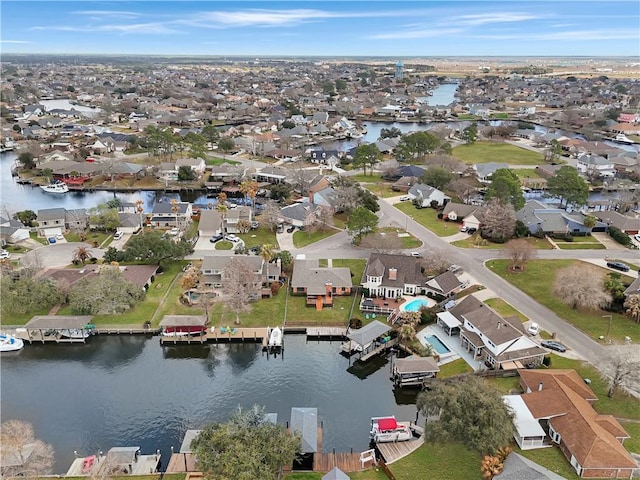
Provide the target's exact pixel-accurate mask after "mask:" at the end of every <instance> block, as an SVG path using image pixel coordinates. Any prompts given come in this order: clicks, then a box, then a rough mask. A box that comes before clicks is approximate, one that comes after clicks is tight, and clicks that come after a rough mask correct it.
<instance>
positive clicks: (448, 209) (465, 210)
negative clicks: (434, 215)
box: [442, 202, 480, 229]
mask: <svg viewBox="0 0 640 480" xmlns="http://www.w3.org/2000/svg"><path fill="white" fill-rule="evenodd" d="M479 210H480V207H478V206H477V205H467V204H464V203H455V202H449V203H447V204H446V205H445V207H444V210H443V211H442V218H446V219H448V220H449V221H451V222H459V221H460V220H462V224H461V226H463V227H467V228H475V229H478V228H480V219H479V218H478V217H479V214H478V211H479Z"/></svg>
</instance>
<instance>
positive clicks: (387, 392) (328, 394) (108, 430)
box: [0, 335, 416, 473]
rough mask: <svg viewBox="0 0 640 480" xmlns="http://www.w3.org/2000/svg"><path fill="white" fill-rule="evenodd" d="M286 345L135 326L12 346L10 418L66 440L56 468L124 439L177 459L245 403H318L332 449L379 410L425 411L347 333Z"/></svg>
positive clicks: (56, 442) (364, 433)
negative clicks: (159, 333)
mask: <svg viewBox="0 0 640 480" xmlns="http://www.w3.org/2000/svg"><path fill="white" fill-rule="evenodd" d="M285 346H286V348H285V353H284V355H283V356H278V357H276V358H274V357H273V356H269V357H268V356H267V355H266V354H264V353H263V352H262V351H261V347H259V346H257V345H253V344H245V345H219V346H216V345H210V346H197V347H188V346H180V347H161V346H160V343H159V339H158V338H157V337H154V338H145V337H141V336H126V335H122V336H103V337H94V338H92V339H91V340H90V343H88V344H87V345H83V346H69V345H55V346H42V345H35V344H34V345H26V346H25V348H24V349H23V350H22V351H21V352H17V353H14V354H2V357H1V362H0V368H1V370H0V371H1V374H2V376H1V378H2V382H1V384H0V393H1V398H2V420H3V421H5V420H9V419H20V420H25V421H28V422H31V423H32V424H33V425H34V427H35V431H36V435H37V437H38V438H41V439H42V440H44V441H46V442H48V443H50V444H52V445H53V447H54V449H55V452H56V465H55V472H56V473H64V472H66V470H67V469H68V467H69V466H70V464H71V462H72V461H73V458H74V454H73V451H74V450H76V451H77V452H78V454H79V455H87V454H92V453H97V452H98V451H99V450H102V451H103V452H106V451H107V450H108V449H109V448H111V447H113V446H124V445H131V446H132V445H137V446H140V447H142V450H143V453H151V452H154V451H155V450H156V449H158V448H159V449H160V450H161V451H162V453H163V455H164V458H163V460H164V462H163V464H164V465H166V462H167V459H168V457H169V453H170V448H171V446H173V447H174V448H175V449H176V450H178V449H179V447H180V443H181V441H182V437H183V435H184V432H185V431H186V430H187V429H189V428H200V427H202V426H203V425H205V424H206V423H208V422H212V421H223V420H225V419H226V418H227V417H228V416H229V414H230V413H231V412H232V411H233V409H234V408H236V407H237V406H238V405H242V406H243V407H249V406H251V405H253V404H256V403H257V404H260V405H264V406H265V407H266V409H267V411H269V412H277V413H278V421H279V423H285V422H287V421H288V420H289V419H290V410H291V407H317V408H318V415H319V417H320V420H322V421H323V422H324V447H323V448H324V451H331V449H332V448H335V449H336V451H348V450H349V449H350V448H352V447H353V449H354V451H362V450H364V449H365V448H366V447H367V445H368V432H369V424H370V417H372V416H380V415H388V414H395V415H396V417H398V418H400V419H403V420H415V416H416V409H415V405H412V404H409V403H410V402H414V401H415V397H414V396H411V395H409V396H404V397H402V396H398V397H397V398H396V396H395V395H394V391H393V385H392V383H391V381H390V380H389V376H390V363H389V361H388V360H386V359H384V358H380V359H379V360H376V361H372V362H369V363H368V364H367V366H368V370H366V369H365V370H363V369H354V368H353V367H350V366H349V361H348V360H347V359H346V358H344V357H343V356H341V355H340V354H339V353H338V348H339V343H337V342H333V343H329V342H320V343H318V342H309V343H305V337H304V336H299V335H287V336H285ZM352 363H353V362H352ZM398 403H400V404H401V405H398Z"/></svg>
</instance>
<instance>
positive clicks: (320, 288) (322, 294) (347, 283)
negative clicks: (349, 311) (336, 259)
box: [291, 259, 353, 310]
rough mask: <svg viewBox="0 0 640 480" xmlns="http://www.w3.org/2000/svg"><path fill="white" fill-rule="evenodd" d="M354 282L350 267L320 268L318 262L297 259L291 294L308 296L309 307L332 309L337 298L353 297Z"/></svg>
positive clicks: (307, 303)
mask: <svg viewBox="0 0 640 480" xmlns="http://www.w3.org/2000/svg"><path fill="white" fill-rule="evenodd" d="M352 289H353V282H352V280H351V270H350V269H349V268H348V267H320V264H319V262H318V260H306V259H305V260H302V259H296V260H295V262H294V264H293V275H292V276H291V293H292V294H293V295H306V297H307V302H306V305H307V306H315V308H316V310H322V308H323V307H332V306H333V298H334V297H336V296H343V295H351V292H352Z"/></svg>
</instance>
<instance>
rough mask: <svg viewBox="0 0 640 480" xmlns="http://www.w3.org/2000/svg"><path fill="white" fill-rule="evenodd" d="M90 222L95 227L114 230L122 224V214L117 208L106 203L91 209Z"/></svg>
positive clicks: (107, 230)
mask: <svg viewBox="0 0 640 480" xmlns="http://www.w3.org/2000/svg"><path fill="white" fill-rule="evenodd" d="M87 213H88V214H89V223H90V225H91V226H92V227H93V228H96V229H98V230H102V231H105V232H112V231H115V230H117V229H118V227H119V226H120V215H119V214H118V209H117V208H110V207H109V205H107V204H106V203H103V204H100V205H98V206H97V207H94V208H91V209H89V211H88V212H87Z"/></svg>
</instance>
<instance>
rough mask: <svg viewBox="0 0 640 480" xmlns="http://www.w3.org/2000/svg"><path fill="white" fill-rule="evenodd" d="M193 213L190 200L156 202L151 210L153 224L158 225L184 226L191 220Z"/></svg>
mask: <svg viewBox="0 0 640 480" xmlns="http://www.w3.org/2000/svg"><path fill="white" fill-rule="evenodd" d="M174 208H175V210H174ZM192 213H193V208H192V206H191V204H190V203H189V202H175V203H172V202H156V203H155V204H154V205H153V210H152V212H151V224H152V225H153V226H156V227H178V228H183V227H184V226H185V225H186V224H187V223H189V221H190V220H191V215H192Z"/></svg>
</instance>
